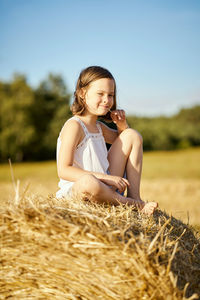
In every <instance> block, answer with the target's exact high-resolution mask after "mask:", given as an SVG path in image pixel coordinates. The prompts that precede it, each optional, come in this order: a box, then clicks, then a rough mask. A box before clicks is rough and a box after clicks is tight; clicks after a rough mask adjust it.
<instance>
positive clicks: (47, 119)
mask: <svg viewBox="0 0 200 300" xmlns="http://www.w3.org/2000/svg"><path fill="white" fill-rule="evenodd" d="M0 101H1V109H0V161H6V160H7V159H8V158H11V159H12V161H26V160H45V159H52V158H53V157H54V156H55V145H56V139H57V136H58V133H59V130H60V129H61V127H62V125H63V124H64V122H65V120H66V119H67V118H69V117H70V110H69V104H70V94H69V92H68V90H67V87H66V85H65V83H64V80H63V79H62V77H61V76H60V75H53V74H49V75H48V77H47V78H46V79H45V80H44V81H42V82H41V83H40V84H39V86H38V87H37V88H36V89H33V88H31V87H30V85H28V83H27V80H26V78H25V76H23V75H20V74H15V75H14V77H13V79H12V80H11V82H10V83H4V82H0Z"/></svg>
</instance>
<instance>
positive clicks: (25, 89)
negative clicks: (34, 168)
mask: <svg viewBox="0 0 200 300" xmlns="http://www.w3.org/2000/svg"><path fill="white" fill-rule="evenodd" d="M33 100H34V94H33V91H32V89H31V88H30V86H29V85H28V84H27V81H26V78H25V76H23V75H20V74H15V75H14V77H13V79H12V81H11V83H3V82H1V83H0V101H1V109H0V119H1V122H0V156H1V158H0V159H1V161H5V160H7V159H8V158H11V159H12V160H14V161H22V160H23V159H24V157H25V154H26V151H27V149H28V146H29V144H30V143H31V141H32V139H33V137H34V135H35V128H34V126H33V125H32V124H31V122H30V119H29V110H30V108H31V106H32V104H33Z"/></svg>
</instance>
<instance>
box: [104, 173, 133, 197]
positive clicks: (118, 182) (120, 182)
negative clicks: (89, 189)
mask: <svg viewBox="0 0 200 300" xmlns="http://www.w3.org/2000/svg"><path fill="white" fill-rule="evenodd" d="M104 183H106V184H108V185H110V186H112V187H113V189H114V190H117V189H118V190H119V192H120V193H123V192H124V191H125V189H126V187H127V186H129V182H128V180H127V179H126V178H123V177H120V176H113V175H108V178H106V180H104Z"/></svg>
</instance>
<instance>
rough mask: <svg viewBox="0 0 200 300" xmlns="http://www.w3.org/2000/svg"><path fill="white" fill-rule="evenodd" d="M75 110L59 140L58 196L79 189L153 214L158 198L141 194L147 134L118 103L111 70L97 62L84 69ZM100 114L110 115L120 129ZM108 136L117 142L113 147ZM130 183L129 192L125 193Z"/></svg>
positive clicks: (92, 196)
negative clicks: (144, 198) (144, 197)
mask: <svg viewBox="0 0 200 300" xmlns="http://www.w3.org/2000/svg"><path fill="white" fill-rule="evenodd" d="M71 110H72V113H73V115H74V116H73V117H72V118H70V119H69V120H67V122H66V123H65V124H64V126H63V128H62V130H61V132H60V135H59V137H58V143H57V169H58V176H59V178H60V182H59V187H60V190H59V191H58V192H57V193H56V196H57V198H62V197H67V196H69V195H77V194H78V195H79V196H80V197H81V198H82V199H89V200H91V201H97V202H99V203H110V204H114V205H117V204H119V203H122V204H126V203H128V205H133V206H134V207H137V208H138V209H140V210H141V211H142V212H144V213H146V214H149V215H150V214H152V213H153V212H154V210H155V209H156V207H157V203H155V202H148V203H146V202H144V201H142V200H141V198H140V178H141V171H142V157H143V148H142V137H141V135H140V134H139V133H138V132H137V131H136V130H134V129H131V128H129V127H128V124H127V122H126V117H125V112H124V110H118V109H116V84H115V80H114V78H113V76H112V74H111V73H110V72H109V71H108V70H106V69H104V68H102V67H98V66H92V67H88V68H86V69H84V70H83V71H82V72H81V73H80V76H79V78H78V81H77V85H76V91H75V93H74V102H73V104H72V107H71ZM98 117H103V118H104V119H109V118H110V120H112V121H113V122H114V123H115V124H116V126H117V130H113V129H110V128H109V127H107V126H106V125H105V124H104V123H102V122H100V121H98ZM105 142H106V143H109V144H112V145H111V147H110V149H109V151H108V152H107V149H106V144H105ZM124 174H126V178H124ZM126 189H127V197H125V196H124V195H123V193H124V191H125V190H126Z"/></svg>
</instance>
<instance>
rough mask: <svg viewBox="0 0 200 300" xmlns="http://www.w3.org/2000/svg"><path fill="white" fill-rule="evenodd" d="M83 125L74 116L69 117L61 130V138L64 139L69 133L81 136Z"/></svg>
mask: <svg viewBox="0 0 200 300" xmlns="http://www.w3.org/2000/svg"><path fill="white" fill-rule="evenodd" d="M82 131H83V130H82V126H81V124H80V122H78V120H77V119H76V118H74V117H72V118H70V119H68V120H67V121H66V122H65V124H64V125H63V127H62V129H61V131H60V135H59V136H60V138H61V139H62V138H63V137H64V136H67V135H69V134H71V135H73V134H75V135H77V136H81V135H82V134H81V133H82Z"/></svg>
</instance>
